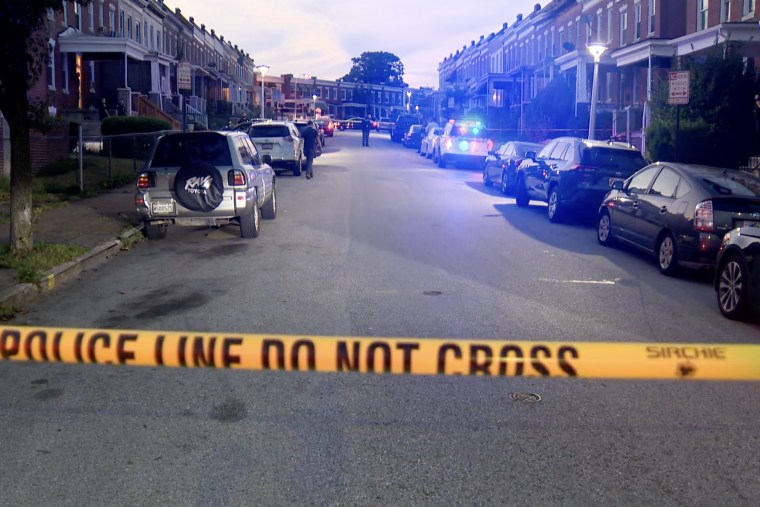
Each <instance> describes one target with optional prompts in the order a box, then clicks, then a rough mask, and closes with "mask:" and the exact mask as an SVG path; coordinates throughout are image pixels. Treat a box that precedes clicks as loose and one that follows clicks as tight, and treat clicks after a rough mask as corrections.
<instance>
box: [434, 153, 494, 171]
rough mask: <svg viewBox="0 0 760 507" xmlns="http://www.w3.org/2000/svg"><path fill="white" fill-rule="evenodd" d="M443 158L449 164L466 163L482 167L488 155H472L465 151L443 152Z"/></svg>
mask: <svg viewBox="0 0 760 507" xmlns="http://www.w3.org/2000/svg"><path fill="white" fill-rule="evenodd" d="M441 159H443V161H444V162H446V163H447V164H457V165H466V166H472V167H477V168H482V167H483V164H485V163H486V155H470V154H464V153H441Z"/></svg>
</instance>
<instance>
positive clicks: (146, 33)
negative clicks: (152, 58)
mask: <svg viewBox="0 0 760 507" xmlns="http://www.w3.org/2000/svg"><path fill="white" fill-rule="evenodd" d="M143 42H144V43H145V46H146V47H147V46H148V22H147V21H145V22H144V23H143Z"/></svg>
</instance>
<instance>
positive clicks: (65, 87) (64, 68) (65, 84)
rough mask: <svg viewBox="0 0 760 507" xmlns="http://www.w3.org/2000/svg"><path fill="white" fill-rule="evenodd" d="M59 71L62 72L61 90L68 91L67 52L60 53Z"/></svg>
mask: <svg viewBox="0 0 760 507" xmlns="http://www.w3.org/2000/svg"><path fill="white" fill-rule="evenodd" d="M61 59H62V61H61V72H62V73H63V92H64V93H69V54H68V53H62V54H61Z"/></svg>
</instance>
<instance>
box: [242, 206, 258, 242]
mask: <svg viewBox="0 0 760 507" xmlns="http://www.w3.org/2000/svg"><path fill="white" fill-rule="evenodd" d="M238 219H239V220H240V237H241V238H246V239H247V238H258V237H259V230H260V229H261V212H260V211H259V205H258V204H256V201H255V200H254V201H253V207H252V208H251V209H250V210H249V211H248V213H246V214H245V215H241V216H240V217H239V218H238Z"/></svg>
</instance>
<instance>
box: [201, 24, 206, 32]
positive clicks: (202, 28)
mask: <svg viewBox="0 0 760 507" xmlns="http://www.w3.org/2000/svg"><path fill="white" fill-rule="evenodd" d="M201 31H202V32H205V31H206V25H204V24H203V23H201Z"/></svg>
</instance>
